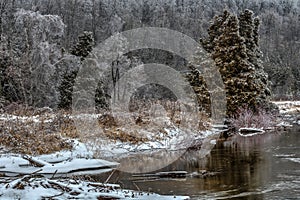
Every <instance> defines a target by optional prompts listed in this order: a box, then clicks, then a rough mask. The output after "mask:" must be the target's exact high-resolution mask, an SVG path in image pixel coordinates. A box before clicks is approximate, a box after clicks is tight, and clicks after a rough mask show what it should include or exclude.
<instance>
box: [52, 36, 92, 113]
mask: <svg viewBox="0 0 300 200" xmlns="http://www.w3.org/2000/svg"><path fill="white" fill-rule="evenodd" d="M93 45H94V38H93V34H92V33H91V32H87V31H84V32H83V34H82V35H80V36H79V37H78V43H77V44H76V45H75V46H74V47H73V49H72V50H71V54H73V55H75V56H78V57H80V58H81V61H83V60H84V59H85V58H86V57H87V56H88V55H89V54H90V53H91V51H92V49H93ZM77 74H78V71H77V70H75V71H72V72H67V73H66V74H65V75H64V77H63V80H62V83H61V85H60V87H59V92H60V103H59V106H58V107H59V108H65V109H69V108H71V105H72V94H73V87H74V84H75V78H76V76H77Z"/></svg>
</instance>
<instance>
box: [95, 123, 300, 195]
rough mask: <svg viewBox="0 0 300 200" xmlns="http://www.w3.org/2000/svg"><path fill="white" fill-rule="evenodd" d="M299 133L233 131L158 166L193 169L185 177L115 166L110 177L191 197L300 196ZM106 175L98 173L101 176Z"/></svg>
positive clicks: (135, 186)
mask: <svg viewBox="0 0 300 200" xmlns="http://www.w3.org/2000/svg"><path fill="white" fill-rule="evenodd" d="M299 139H300V132H299V128H295V129H293V130H291V131H290V132H287V133H281V134H279V133H274V134H263V135H257V136H254V137H247V138H245V137H241V136H235V137H233V138H231V139H230V140H227V141H221V142H218V143H217V144H216V146H215V148H214V149H213V150H212V151H211V154H210V155H209V156H207V157H206V158H201V159H200V156H199V152H198V151H189V152H186V153H185V154H184V155H183V156H182V157H181V158H180V159H179V160H177V161H176V162H174V163H173V164H171V165H169V166H168V167H165V168H164V169H162V170H160V171H170V170H185V171H187V172H188V173H189V176H188V177H187V178H185V179H158V178H151V179H149V178H140V177H134V176H132V174H128V173H122V172H115V173H114V174H113V175H112V176H111V177H110V182H116V183H120V184H121V185H123V186H124V187H126V188H131V189H135V190H137V189H140V190H143V191H149V190H150V191H153V192H157V193H160V194H177V195H189V196H191V197H192V199H249V200H250V199H288V198H294V199H296V198H297V197H298V196H300V193H299V191H300V178H299V177H300V140H299ZM298 152H299V153H298ZM209 172H212V173H209ZM199 174H200V175H203V176H199ZM107 176H108V174H106V175H102V176H101V177H97V178H98V179H99V180H102V181H103V180H105V179H106V178H107Z"/></svg>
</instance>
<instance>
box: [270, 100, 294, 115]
mask: <svg viewBox="0 0 300 200" xmlns="http://www.w3.org/2000/svg"><path fill="white" fill-rule="evenodd" d="M273 103H274V104H276V105H277V106H278V108H279V113H280V114H288V113H300V101H274V102H273Z"/></svg>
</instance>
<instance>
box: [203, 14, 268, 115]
mask: <svg viewBox="0 0 300 200" xmlns="http://www.w3.org/2000/svg"><path fill="white" fill-rule="evenodd" d="M252 15H253V14H252V12H251V11H249V10H246V11H245V12H243V13H242V14H241V15H240V17H239V19H238V18H237V17H236V16H235V15H233V14H230V13H229V12H228V11H224V13H223V14H222V15H220V16H216V17H215V18H214V21H213V23H212V24H211V26H210V28H209V30H208V33H209V37H208V38H207V39H202V40H201V43H202V44H203V46H204V48H205V49H206V50H207V51H208V52H210V53H211V55H212V58H213V59H214V61H215V63H216V66H217V67H218V69H219V72H220V73H221V76H222V79H223V82H224V85H225V89H226V96H227V115H228V116H234V115H235V114H236V113H235V112H236V111H237V110H238V108H240V107H242V106H245V105H247V106H248V107H250V108H252V109H253V110H255V109H256V108H257V107H258V106H260V105H259V104H260V99H262V97H263V98H264V99H265V100H266V95H265V96H263V94H267V93H268V92H266V91H265V90H267V89H268V88H267V82H266V79H265V78H266V74H265V73H264V71H263V68H262V65H261V61H260V59H259V58H260V51H259V45H258V25H259V24H257V20H254V19H253V17H252Z"/></svg>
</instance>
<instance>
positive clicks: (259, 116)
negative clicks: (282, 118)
mask: <svg viewBox="0 0 300 200" xmlns="http://www.w3.org/2000/svg"><path fill="white" fill-rule="evenodd" d="M275 119H276V118H275V116H274V115H272V114H270V113H268V112H266V111H265V110H263V109H261V108H259V109H257V110H256V111H253V110H251V109H250V108H248V107H247V106H245V107H241V108H239V109H238V110H237V112H236V114H235V116H234V117H233V118H230V119H229V122H230V124H231V126H232V127H233V128H235V129H236V130H238V129H240V128H261V129H268V128H270V127H273V126H274V125H275Z"/></svg>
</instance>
